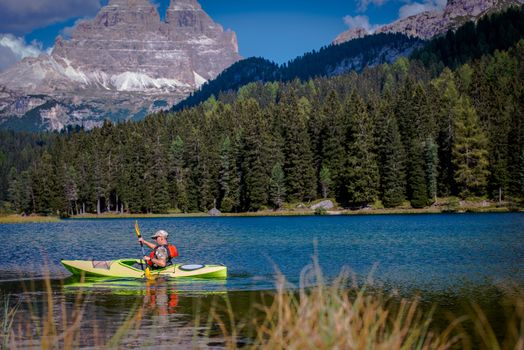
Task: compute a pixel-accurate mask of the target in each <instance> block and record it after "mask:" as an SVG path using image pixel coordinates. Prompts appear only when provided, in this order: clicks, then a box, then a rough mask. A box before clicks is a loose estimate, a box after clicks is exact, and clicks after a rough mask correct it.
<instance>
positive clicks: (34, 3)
mask: <svg viewBox="0 0 524 350" xmlns="http://www.w3.org/2000/svg"><path fill="white" fill-rule="evenodd" d="M100 7H101V3H100V0H1V1H0V32H8V33H16V34H26V33H29V32H31V31H32V30H34V29H37V28H42V27H45V26H48V25H50V24H53V23H59V22H63V21H66V20H68V19H71V18H74V17H86V16H92V15H95V14H96V13H97V11H98V10H99V9H100Z"/></svg>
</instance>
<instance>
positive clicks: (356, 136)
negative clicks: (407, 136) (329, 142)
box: [345, 91, 379, 205]
mask: <svg viewBox="0 0 524 350" xmlns="http://www.w3.org/2000/svg"><path fill="white" fill-rule="evenodd" d="M347 113H348V115H349V118H350V135H348V139H347V140H348V151H347V163H346V170H345V172H346V174H347V175H346V176H347V177H346V179H347V180H346V181H347V182H346V188H347V193H348V199H349V201H350V202H351V203H353V204H358V205H366V204H368V203H373V202H374V201H375V200H377V198H378V187H379V172H378V165H377V160H376V155H375V153H374V152H373V147H374V139H373V129H372V122H371V118H370V116H369V114H368V112H367V110H366V106H365V104H364V101H363V100H362V98H361V97H360V96H359V95H358V94H357V92H356V91H353V92H352V94H351V97H350V99H349V101H348V107H347Z"/></svg>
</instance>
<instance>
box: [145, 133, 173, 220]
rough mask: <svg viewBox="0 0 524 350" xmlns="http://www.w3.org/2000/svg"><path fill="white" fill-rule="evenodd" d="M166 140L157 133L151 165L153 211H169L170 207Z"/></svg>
mask: <svg viewBox="0 0 524 350" xmlns="http://www.w3.org/2000/svg"><path fill="white" fill-rule="evenodd" d="M165 144H166V142H165V141H161V139H160V135H157V137H156V140H155V142H154V144H153V159H152V167H151V175H150V176H151V177H150V179H151V181H150V186H148V187H149V188H150V189H151V190H152V201H151V211H152V212H153V213H167V211H168V209H169V184H168V168H167V166H166V165H167V160H166V159H167V158H166V155H165V152H164V149H163V145H165Z"/></svg>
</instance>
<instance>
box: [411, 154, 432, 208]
mask: <svg viewBox="0 0 524 350" xmlns="http://www.w3.org/2000/svg"><path fill="white" fill-rule="evenodd" d="M424 168H425V163H424V155H423V150H422V145H419V144H414V145H413V146H412V150H411V158H410V160H409V169H410V171H409V173H408V177H407V183H408V197H409V198H410V202H411V206H412V207H413V208H423V207H425V206H426V205H428V202H429V201H428V188H427V184H426V176H425V175H426V174H425V172H424Z"/></svg>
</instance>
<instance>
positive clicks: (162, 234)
mask: <svg viewBox="0 0 524 350" xmlns="http://www.w3.org/2000/svg"><path fill="white" fill-rule="evenodd" d="M167 236H169V233H167V232H166V231H164V230H158V231H156V232H155V234H154V235H152V236H151V238H157V237H164V238H167Z"/></svg>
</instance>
